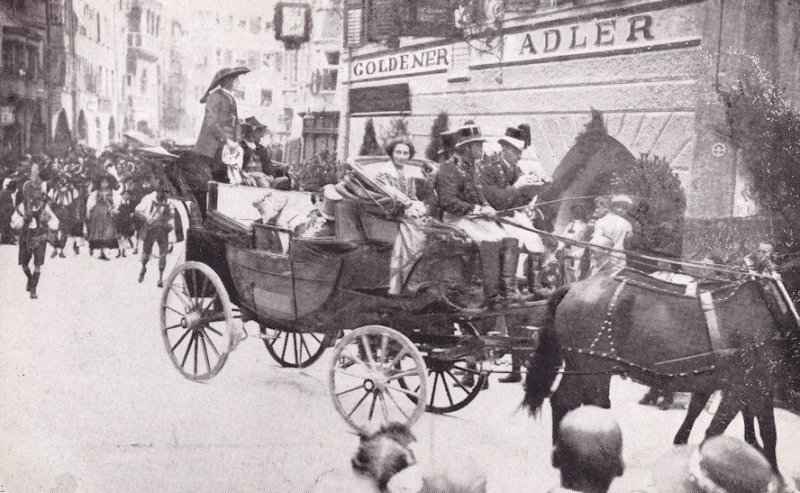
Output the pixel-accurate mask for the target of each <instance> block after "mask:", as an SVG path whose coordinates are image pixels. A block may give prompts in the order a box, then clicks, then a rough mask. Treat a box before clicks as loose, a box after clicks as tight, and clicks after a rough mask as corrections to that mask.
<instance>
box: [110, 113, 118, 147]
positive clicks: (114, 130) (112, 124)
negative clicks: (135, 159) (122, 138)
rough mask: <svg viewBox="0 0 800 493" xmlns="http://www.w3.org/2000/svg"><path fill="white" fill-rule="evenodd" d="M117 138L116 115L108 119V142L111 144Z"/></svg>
mask: <svg viewBox="0 0 800 493" xmlns="http://www.w3.org/2000/svg"><path fill="white" fill-rule="evenodd" d="M116 140H117V124H116V123H115V122H114V117H113V116H112V117H111V118H109V119H108V143H109V144H111V143H113V142H116Z"/></svg>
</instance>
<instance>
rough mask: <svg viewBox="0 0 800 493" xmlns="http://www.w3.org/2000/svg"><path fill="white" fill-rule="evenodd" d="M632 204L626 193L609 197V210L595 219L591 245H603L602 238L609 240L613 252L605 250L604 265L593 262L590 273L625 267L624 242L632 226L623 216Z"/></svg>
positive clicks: (630, 233) (629, 235)
mask: <svg viewBox="0 0 800 493" xmlns="http://www.w3.org/2000/svg"><path fill="white" fill-rule="evenodd" d="M631 206H633V200H631V198H630V197H628V196H627V195H616V196H614V198H612V199H611V211H610V212H608V213H607V214H605V215H604V216H603V217H601V218H600V219H598V220H597V222H596V223H595V226H594V231H593V232H592V239H591V243H592V244H593V245H600V246H602V245H605V244H606V243H607V242H606V241H604V239H606V238H607V239H609V240H611V247H610V248H612V249H614V250H617V251H615V252H606V255H607V259H606V261H605V262H604V265H602V266H601V265H598V264H593V265H592V275H594V274H596V273H597V272H599V271H601V270H609V269H617V268H620V267H625V254H624V253H622V250H625V243H626V241H627V240H628V239H629V238H630V237H631V235H632V234H633V226H632V225H631V223H630V221H628V220H627V219H626V218H625V215H626V213H627V212H628V210H629V209H630V208H631Z"/></svg>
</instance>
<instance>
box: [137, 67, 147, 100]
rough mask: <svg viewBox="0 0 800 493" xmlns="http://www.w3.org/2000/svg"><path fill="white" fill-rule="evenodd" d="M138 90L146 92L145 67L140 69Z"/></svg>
mask: <svg viewBox="0 0 800 493" xmlns="http://www.w3.org/2000/svg"><path fill="white" fill-rule="evenodd" d="M139 90H140V91H141V92H142V94H147V69H144V68H143V69H142V78H141V80H140V86H139Z"/></svg>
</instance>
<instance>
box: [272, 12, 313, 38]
mask: <svg viewBox="0 0 800 493" xmlns="http://www.w3.org/2000/svg"><path fill="white" fill-rule="evenodd" d="M273 26H274V29H275V39H277V40H278V41H283V43H284V44H285V45H286V47H287V48H296V47H297V46H298V45H300V44H301V43H305V42H306V41H308V39H309V38H310V37H311V7H310V6H309V5H308V4H305V3H289V2H278V4H277V5H276V6H275V16H274V18H273Z"/></svg>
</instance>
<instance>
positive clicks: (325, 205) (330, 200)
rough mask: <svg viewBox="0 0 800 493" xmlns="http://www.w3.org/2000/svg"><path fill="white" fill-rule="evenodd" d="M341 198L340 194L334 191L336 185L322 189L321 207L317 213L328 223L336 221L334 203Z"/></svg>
mask: <svg viewBox="0 0 800 493" xmlns="http://www.w3.org/2000/svg"><path fill="white" fill-rule="evenodd" d="M342 198H343V197H342V194H340V193H339V192H338V191H337V190H336V185H325V186H324V187H322V207H320V208H319V211H320V213H321V214H322V216H323V217H324V218H325V219H328V220H329V221H333V220H335V219H336V202H338V201H340V200H342Z"/></svg>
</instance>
